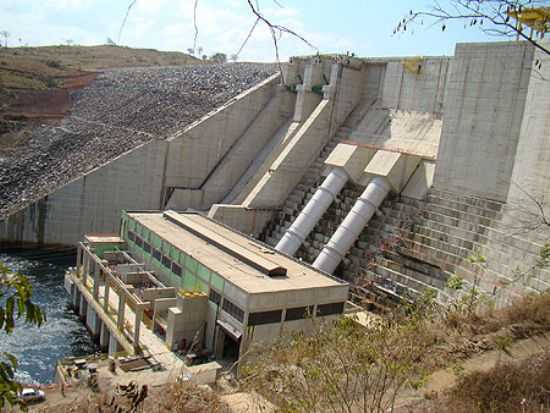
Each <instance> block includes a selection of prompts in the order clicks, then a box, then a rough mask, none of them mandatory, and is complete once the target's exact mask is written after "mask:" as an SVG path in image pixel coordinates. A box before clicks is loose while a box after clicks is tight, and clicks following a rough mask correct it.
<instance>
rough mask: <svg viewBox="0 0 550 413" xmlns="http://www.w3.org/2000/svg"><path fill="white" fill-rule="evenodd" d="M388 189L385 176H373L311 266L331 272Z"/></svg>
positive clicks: (376, 208)
mask: <svg viewBox="0 0 550 413" xmlns="http://www.w3.org/2000/svg"><path fill="white" fill-rule="evenodd" d="M390 191H391V186H390V184H389V182H388V181H387V179H386V178H383V177H381V176H377V177H375V178H373V179H372V180H371V181H370V182H369V184H368V185H367V187H366V188H365V190H364V191H363V193H362V194H361V196H360V197H359V198H358V199H357V201H356V202H355V204H354V205H353V208H352V209H351V211H350V212H349V213H348V215H346V218H345V219H344V221H343V222H342V223H341V224H340V226H339V227H338V229H337V230H336V232H335V233H334V235H333V236H332V237H331V238H330V241H329V242H328V243H327V245H325V247H324V248H323V250H322V251H321V253H320V254H319V256H318V257H317V259H316V260H315V262H314V263H313V267H315V268H317V269H318V270H321V271H325V272H327V273H329V274H332V273H333V272H334V270H335V269H336V267H337V266H338V264H339V263H340V261H342V258H344V256H345V255H346V253H347V252H348V250H349V249H350V248H351V246H352V245H353V243H354V242H355V241H356V240H357V238H359V234H361V232H362V231H363V229H364V228H365V226H366V225H367V223H368V222H369V221H370V219H371V218H372V216H373V215H374V214H375V212H376V211H377V210H378V207H380V205H381V204H382V202H383V201H384V199H385V198H386V196H387V195H388V193H389V192H390Z"/></svg>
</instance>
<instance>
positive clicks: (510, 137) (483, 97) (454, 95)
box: [434, 42, 534, 201]
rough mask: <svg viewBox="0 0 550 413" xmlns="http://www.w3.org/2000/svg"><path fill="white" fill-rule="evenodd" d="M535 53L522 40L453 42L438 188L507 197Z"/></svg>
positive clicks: (438, 163) (438, 171) (482, 195)
mask: <svg viewBox="0 0 550 413" xmlns="http://www.w3.org/2000/svg"><path fill="white" fill-rule="evenodd" d="M533 54H534V49H533V48H532V47H529V46H528V44H527V43H526V42H506V43H476V44H459V45H457V47H456V53H455V58H454V60H453V63H452V65H451V69H450V74H449V80H448V85H447V91H446V94H445V110H444V116H443V119H444V122H443V131H442V136H441V142H440V145H439V153H438V162H437V167H436V171H435V183H434V185H435V187H436V188H439V189H443V190H450V191H454V192H460V193H465V194H471V195H476V196H480V197H486V198H491V199H496V200H501V201H503V200H505V199H506V197H507V195H508V190H509V187H510V179H511V176H512V168H513V165H514V158H515V156H516V147H517V143H518V139H519V136H520V130H521V127H522V118H523V114H524V108H525V102H526V97H527V89H528V84H529V77H530V69H531V64H532V61H533Z"/></svg>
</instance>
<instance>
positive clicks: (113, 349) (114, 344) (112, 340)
mask: <svg viewBox="0 0 550 413" xmlns="http://www.w3.org/2000/svg"><path fill="white" fill-rule="evenodd" d="M121 350H122V346H121V345H120V344H118V341H116V337H115V335H114V334H110V335H109V349H108V353H109V355H110V356H111V355H113V354H115V353H118V352H119V351H121Z"/></svg>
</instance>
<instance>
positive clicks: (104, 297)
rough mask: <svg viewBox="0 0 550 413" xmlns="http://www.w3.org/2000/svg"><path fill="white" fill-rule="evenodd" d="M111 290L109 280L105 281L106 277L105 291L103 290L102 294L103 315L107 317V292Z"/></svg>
mask: <svg viewBox="0 0 550 413" xmlns="http://www.w3.org/2000/svg"><path fill="white" fill-rule="evenodd" d="M110 290H111V286H110V285H109V280H108V279H107V277H105V289H104V292H103V295H104V296H103V310H104V311H105V313H106V314H107V316H108V315H109V292H110Z"/></svg>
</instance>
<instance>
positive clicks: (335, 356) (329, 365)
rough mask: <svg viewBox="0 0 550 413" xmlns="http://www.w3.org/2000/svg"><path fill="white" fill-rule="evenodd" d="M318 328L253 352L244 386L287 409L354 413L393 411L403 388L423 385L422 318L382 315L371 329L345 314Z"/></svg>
mask: <svg viewBox="0 0 550 413" xmlns="http://www.w3.org/2000/svg"><path fill="white" fill-rule="evenodd" d="M415 315H416V313H415ZM310 321H311V323H312V324H314V325H315V321H314V320H310ZM315 328H316V332H315V334H313V335H308V336H305V335H304V334H296V335H294V336H293V337H292V338H291V339H288V340H286V341H284V342H282V343H280V345H275V346H273V347H272V348H270V349H265V348H258V349H257V350H256V351H253V352H252V353H251V354H250V360H251V361H250V362H249V363H248V364H247V365H245V366H243V368H242V369H241V373H242V377H243V378H242V381H241V383H242V384H243V385H244V387H245V388H248V389H250V390H254V391H258V392H263V393H264V394H265V395H266V396H268V397H270V398H271V399H272V400H273V401H274V402H275V403H276V404H277V406H279V408H280V411H284V412H324V411H334V412H346V413H351V412H354V411H364V412H383V411H391V409H393V406H394V403H395V400H396V397H397V395H398V394H399V393H400V391H401V390H402V389H403V388H404V387H405V386H412V387H415V388H416V387H418V386H421V384H422V382H423V379H424V377H425V372H424V369H423V367H422V365H421V363H418V357H419V355H420V354H422V350H423V349H425V348H426V346H427V344H428V343H429V342H430V341H431V338H430V335H429V334H427V331H426V329H425V323H424V322H423V321H422V319H421V317H416V316H414V317H411V316H410V315H408V316H406V317H403V318H401V316H396V319H394V320H382V319H380V320H378V321H375V322H373V323H372V324H371V325H369V327H367V328H365V327H362V326H360V325H359V324H357V323H355V322H354V321H353V320H351V319H349V318H342V319H340V320H339V321H338V322H335V323H330V324H322V325H319V326H316V327H315ZM266 392H269V393H270V394H269V395H268V394H266Z"/></svg>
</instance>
